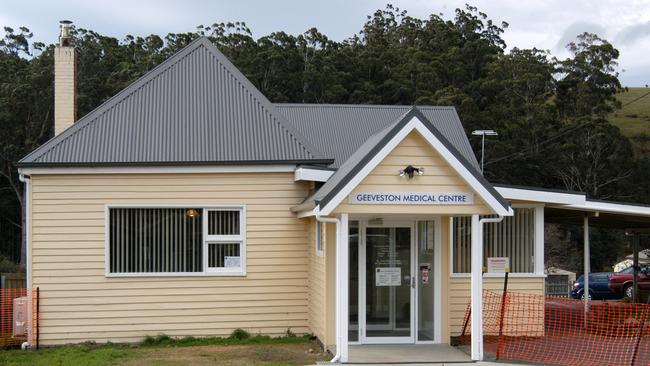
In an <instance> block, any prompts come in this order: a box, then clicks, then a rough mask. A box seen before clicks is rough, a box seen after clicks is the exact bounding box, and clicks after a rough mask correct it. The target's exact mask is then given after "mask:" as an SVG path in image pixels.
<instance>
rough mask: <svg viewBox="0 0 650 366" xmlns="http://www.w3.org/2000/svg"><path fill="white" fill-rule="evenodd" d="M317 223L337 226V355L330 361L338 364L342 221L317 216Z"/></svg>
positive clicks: (339, 352)
mask: <svg viewBox="0 0 650 366" xmlns="http://www.w3.org/2000/svg"><path fill="white" fill-rule="evenodd" d="M316 221H318V222H330V223H335V224H336V300H335V301H336V354H335V355H334V358H332V359H331V360H330V362H331V363H338V362H339V360H340V359H341V346H342V344H341V327H340V324H341V301H340V299H341V294H340V292H341V290H340V289H341V268H340V267H341V261H340V259H341V250H340V241H341V239H340V238H341V235H340V234H341V233H340V230H341V221H340V220H339V219H337V218H333V217H321V216H320V215H318V214H317V215H316Z"/></svg>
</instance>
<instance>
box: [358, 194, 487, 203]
mask: <svg viewBox="0 0 650 366" xmlns="http://www.w3.org/2000/svg"><path fill="white" fill-rule="evenodd" d="M348 202H349V203H352V204H364V205H471V204H473V203H474V194H472V193H467V192H461V193H445V192H356V193H352V194H351V195H350V196H349V197H348Z"/></svg>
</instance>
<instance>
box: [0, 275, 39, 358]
mask: <svg viewBox="0 0 650 366" xmlns="http://www.w3.org/2000/svg"><path fill="white" fill-rule="evenodd" d="M37 306H38V290H30V289H26V288H6V289H0V346H2V347H6V346H19V345H22V344H23V343H24V342H28V343H30V345H36V344H37V333H38V321H39V319H38V311H37Z"/></svg>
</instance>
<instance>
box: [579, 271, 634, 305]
mask: <svg viewBox="0 0 650 366" xmlns="http://www.w3.org/2000/svg"><path fill="white" fill-rule="evenodd" d="M613 275H614V273H613V272H595V273H590V274H589V299H590V300H615V299H621V298H623V294H621V293H618V292H614V291H612V290H611V289H610V288H609V278H610V277H611V276H613ZM584 286H585V280H584V276H580V278H578V280H577V281H576V282H575V283H574V284H573V289H572V290H571V297H573V298H574V299H582V298H583V292H584Z"/></svg>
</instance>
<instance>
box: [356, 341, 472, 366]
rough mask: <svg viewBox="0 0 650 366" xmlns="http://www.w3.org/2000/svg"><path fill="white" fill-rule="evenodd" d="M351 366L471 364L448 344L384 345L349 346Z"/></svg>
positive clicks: (466, 357) (465, 356)
mask: <svg viewBox="0 0 650 366" xmlns="http://www.w3.org/2000/svg"><path fill="white" fill-rule="evenodd" d="M348 353H349V363H350V364H391V363H392V364H400V363H401V364H447V363H454V364H456V363H471V362H472V360H471V358H470V357H469V356H468V355H467V354H466V353H464V352H462V351H460V350H458V349H457V348H455V347H452V346H450V345H447V344H382V345H374V344H373V345H355V346H349V351H348Z"/></svg>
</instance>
